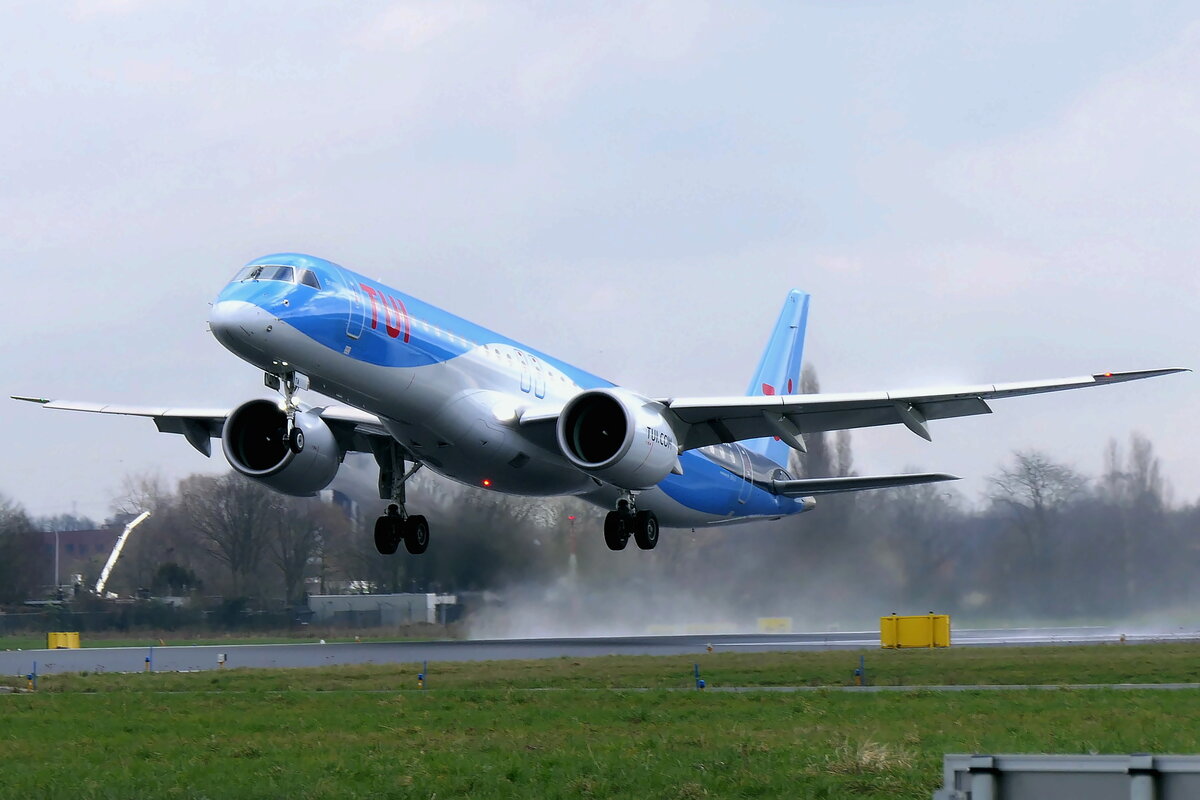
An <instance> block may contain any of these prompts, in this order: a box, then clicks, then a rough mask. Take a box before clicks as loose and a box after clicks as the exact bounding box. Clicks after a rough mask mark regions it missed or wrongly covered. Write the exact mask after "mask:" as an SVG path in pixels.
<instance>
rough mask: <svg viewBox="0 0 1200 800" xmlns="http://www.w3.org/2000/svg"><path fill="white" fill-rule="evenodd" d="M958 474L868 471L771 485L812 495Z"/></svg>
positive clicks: (950, 477)
mask: <svg viewBox="0 0 1200 800" xmlns="http://www.w3.org/2000/svg"><path fill="white" fill-rule="evenodd" d="M957 480H959V477H958V476H957V475H947V474H946V473H944V472H913V473H909V474H907V475H868V476H865V477H858V476H853V477H849V478H802V479H800V480H794V481H780V480H777V481H773V482H772V484H771V486H770V487H768V488H769V489H771V491H773V492H774V493H775V494H779V495H783V496H784V497H808V496H809V495H818V494H840V493H841V492H862V491H866V490H867V489H890V488H892V487H895V486H916V485H917V484H921V483H937V482H939V481H957Z"/></svg>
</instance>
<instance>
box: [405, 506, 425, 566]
mask: <svg viewBox="0 0 1200 800" xmlns="http://www.w3.org/2000/svg"><path fill="white" fill-rule="evenodd" d="M404 528H405V530H404V547H405V548H407V550H408V552H410V553H412V554H413V555H414V556H419V555H421V553H424V552H425V551H426V550H428V549H429V523H428V522H427V521H426V520H425V518H424V517H422V516H421V515H420V514H414V515H413V516H411V517H409V518H408V520H406V521H405V524H404Z"/></svg>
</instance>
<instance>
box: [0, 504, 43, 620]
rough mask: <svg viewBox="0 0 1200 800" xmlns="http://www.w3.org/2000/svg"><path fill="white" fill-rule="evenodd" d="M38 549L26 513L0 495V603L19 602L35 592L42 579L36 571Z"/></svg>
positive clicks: (36, 537)
mask: <svg viewBox="0 0 1200 800" xmlns="http://www.w3.org/2000/svg"><path fill="white" fill-rule="evenodd" d="M40 546H41V536H40V535H38V533H37V532H36V531H35V530H34V529H33V523H32V522H30V520H29V517H28V516H26V514H25V511H24V510H23V509H21V507H20V506H17V505H15V504H14V503H12V502H10V501H9V500H8V499H7V498H5V497H3V496H0V603H18V602H20V601H22V600H26V599H28V598H29V597H31V596H32V595H33V593H34V592H35V591H37V588H38V586H39V584H40V583H41V580H42V578H43V577H44V576H41V575H39V574H38V570H37V562H38V551H39V550H40ZM47 582H48V583H49V582H50V581H47Z"/></svg>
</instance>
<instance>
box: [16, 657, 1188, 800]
mask: <svg viewBox="0 0 1200 800" xmlns="http://www.w3.org/2000/svg"><path fill="white" fill-rule="evenodd" d="M695 661H699V662H700V664H701V669H702V671H703V675H704V677H705V679H706V680H708V681H709V684H710V686H733V685H738V686H755V685H813V684H819V683H826V684H831V685H845V684H848V683H850V682H851V672H852V670H853V668H854V666H856V665H857V662H858V654H857V653H850V652H830V653H760V654H747V653H715V654H711V655H709V654H705V655H701V656H697V657H603V658H594V659H550V660H546V661H527V662H482V663H460V664H450V663H447V664H440V663H439V664H431V665H430V683H429V686H430V687H431V688H430V689H428V690H426V691H423V692H422V691H417V690H416V688H415V673H416V666H415V665H396V666H360V667H348V668H321V669H311V670H251V669H238V670H229V671H224V672H215V671H214V672H204V673H192V674H154V675H146V674H132V675H113V674H104V675H95V674H92V675H86V674H78V675H61V676H47V677H44V678H43V679H42V682H41V691H39V692H38V693H37V694H21V695H2V696H0V753H3V755H4V759H3V766H2V767H0V770H2V771H0V775H2V779H0V798H9V797H12V798H40V797H47V798H49V797H63V796H70V797H74V798H82V799H84V800H87V799H89V798H109V797H111V798H124V797H146V796H155V797H166V798H212V799H213V800H216V798H235V797H237V798H240V797H249V798H258V797H261V798H276V797H288V798H297V799H299V798H343V797H347V798H354V797H364V798H365V797H421V798H429V797H432V796H434V795H436V796H437V797H438V798H450V797H472V798H493V797H495V798H500V797H512V798H518V797H519V798H529V797H564V798H575V797H581V798H597V797H611V798H625V797H639V798H640V797H649V798H698V797H817V798H842V797H845V798H852V797H853V798H858V797H867V798H872V797H874V798H885V797H887V798H891V797H902V798H922V800H926V799H927V798H928V797H929V796H930V794H931V793H932V791H933V790H934V788H935V787H936V786H937V785H939V783H940V778H941V759H942V754H943V753H947V752H968V753H969V752H1046V753H1092V752H1095V753H1130V752H1156V753H1168V752H1182V753H1187V752H1200V726H1197V725H1196V724H1195V723H1194V720H1195V719H1197V718H1198V717H1200V691H1194V690H1184V691H1154V690H1127V691H1117V690H1104V689H1100V690H1073V689H1062V690H1058V691H1035V690H1017V691H1010V692H989V691H964V692H947V693H939V692H930V691H919V690H918V691H909V692H897V693H891V692H889V693H884V694H847V693H843V692H836V691H817V692H805V693H800V694H780V693H774V692H772V693H765V692H762V693H748V694H732V693H718V692H696V691H659V690H657V689H655V688H653V687H659V688H666V687H670V688H686V687H688V686H690V685H691V680H692V679H691V668H692V663H693V662H695ZM867 666H868V670H869V671H871V672H872V676H873V677H875V678H878V679H881V682H889V683H894V682H898V681H900V680H905V681H908V682H911V683H929V684H940V683H975V682H978V683H997V682H998V683H1056V682H1057V683H1093V682H1096V683H1099V682H1110V681H1111V682H1156V681H1189V680H1198V679H1200V675H1198V672H1200V646H1198V645H1186V644H1169V645H1125V646H1118V645H1112V646H1098V647H1036V648H1024V649H1008V648H965V649H961V650H954V649H951V650H948V651H902V652H881V651H871V652H870V653H868V654H867ZM9 682H10V683H16V681H15V680H10V681H9ZM606 687H620V688H612V689H610V690H606V691H591V689H604V688H606ZM634 687H651V688H650V691H633V690H632V689H633V688H634ZM539 688H551V689H558V691H539V690H538V689H539Z"/></svg>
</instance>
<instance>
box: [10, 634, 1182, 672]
mask: <svg viewBox="0 0 1200 800" xmlns="http://www.w3.org/2000/svg"><path fill="white" fill-rule="evenodd" d="M952 635H953V641H954V645H955V646H956V647H962V646H1013V645H1026V646H1027V645H1049V644H1094V643H1098V642H1117V641H1120V640H1121V637H1122V634H1121V633H1120V632H1119V631H1116V630H1114V629H1108V628H1009V629H989V630H955V631H953V634H952ZM1125 640H1126V641H1129V642H1147V641H1200V631H1189V632H1180V631H1176V632H1172V633H1163V634H1147V635H1131V636H1126V637H1125ZM710 646H711V647H712V648H713V650H714V651H716V652H745V651H751V652H754V651H760V652H763V651H797V650H839V649H841V650H851V649H861V648H864V647H878V646H879V633H878V631H846V632H840V633H779V634H719V635H718V634H711V635H710V634H689V635H683V636H627V637H597V638H586V639H494V640H479V641H438V642H362V643H346V644H310V643H303V644H244V645H204V646H183V647H154V648H140V647H89V648H83V649H80V650H24V651H20V650H16V651H14V650H7V651H0V674H3V675H23V674H25V673H27V672H29V671H30V670H31V669H32V668H33V664H34V662H35V661H36V662H37V671H38V674H40V675H48V674H52V673H55V672H82V671H84V670H87V671H89V672H141V671H143V670H144V669H145V667H146V659H147V658H152V659H153V668H154V670H155V671H186V670H209V669H217V668H218V656H219V655H221V654H223V655H224V656H225V659H226V661H225V666H226V667H227V668H233V667H324V666H332V665H336V664H397V665H407V666H408V668H410V669H411V668H412V667H413V666H414V665H416V664H420V663H421V662H422V661H430V662H438V661H503V660H511V659H530V658H560V657H569V658H589V657H592V656H603V655H686V654H698V653H703V652H705V651H706V650H707V648H708V647H710Z"/></svg>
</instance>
